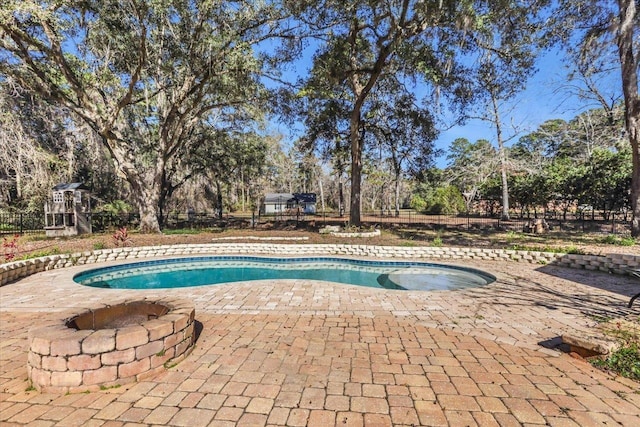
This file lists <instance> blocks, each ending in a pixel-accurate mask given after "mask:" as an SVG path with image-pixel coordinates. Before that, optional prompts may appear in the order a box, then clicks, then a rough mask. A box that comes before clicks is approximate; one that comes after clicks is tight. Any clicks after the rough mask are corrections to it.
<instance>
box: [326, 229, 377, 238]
mask: <svg viewBox="0 0 640 427" xmlns="http://www.w3.org/2000/svg"><path fill="white" fill-rule="evenodd" d="M329 234H330V235H332V236H335V237H377V236H379V235H380V230H379V229H375V230H373V231H358V232H355V233H349V232H345V231H331V232H329Z"/></svg>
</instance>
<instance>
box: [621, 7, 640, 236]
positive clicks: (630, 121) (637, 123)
mask: <svg viewBox="0 0 640 427" xmlns="http://www.w3.org/2000/svg"><path fill="white" fill-rule="evenodd" d="M618 7H619V10H620V17H619V19H620V22H619V28H618V40H617V41H618V54H619V56H620V69H621V71H622V93H623V94H624V106H625V109H624V110H625V111H624V113H625V114H624V119H625V126H626V129H627V135H628V136H629V142H630V143H631V154H632V159H633V172H632V175H631V210H632V212H633V218H632V219H631V235H632V236H633V237H638V236H640V99H638V72H637V68H638V64H637V61H636V56H635V55H634V52H633V38H634V37H633V36H634V34H633V33H634V24H635V20H636V3H635V1H634V0H618Z"/></svg>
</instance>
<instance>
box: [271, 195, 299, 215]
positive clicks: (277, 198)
mask: <svg viewBox="0 0 640 427" xmlns="http://www.w3.org/2000/svg"><path fill="white" fill-rule="evenodd" d="M297 207H298V202H297V200H296V198H295V197H294V195H293V194H291V193H267V194H265V196H264V202H262V213H264V214H266V215H269V214H277V213H284V212H286V211H288V210H291V209H295V208H297Z"/></svg>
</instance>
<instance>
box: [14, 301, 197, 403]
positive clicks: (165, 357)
mask: <svg viewBox="0 0 640 427" xmlns="http://www.w3.org/2000/svg"><path fill="white" fill-rule="evenodd" d="M140 302H145V303H151V304H160V305H163V306H166V307H167V308H168V309H169V311H168V312H167V314H165V315H162V316H159V317H158V318H156V319H151V320H147V321H144V322H142V323H140V324H138V325H129V326H124V327H121V328H113V329H98V330H90V329H89V330H82V329H81V330H77V329H74V328H70V327H68V326H67V322H68V321H69V319H72V318H74V317H77V316H79V315H82V314H85V313H86V312H87V311H92V310H98V309H102V308H107V307H113V306H117V305H123V304H124V305H126V304H133V303H140ZM194 330H195V309H194V306H193V304H192V303H191V302H189V301H186V300H181V299H175V298H156V299H153V298H141V299H140V298H139V299H135V300H134V299H130V300H124V301H119V302H116V303H111V304H108V305H106V304H104V305H100V306H96V307H91V308H89V309H86V308H84V309H81V310H79V311H75V312H73V313H70V314H67V315H66V316H65V318H64V319H60V321H59V322H58V323H56V324H53V325H48V326H40V327H35V328H33V329H31V330H30V331H29V355H28V359H27V372H28V375H29V380H30V381H31V384H32V386H33V387H34V388H35V389H36V390H38V391H40V392H44V393H75V392H84V391H94V390H98V389H100V388H105V387H112V386H118V385H122V384H126V383H130V382H134V381H139V380H141V379H144V378H148V377H150V376H152V375H155V374H157V373H159V372H161V371H162V370H163V369H164V366H165V364H167V363H178V362H179V361H181V360H182V359H183V358H184V357H186V356H187V354H188V353H189V352H190V350H191V349H192V348H193V344H194V342H195V332H194Z"/></svg>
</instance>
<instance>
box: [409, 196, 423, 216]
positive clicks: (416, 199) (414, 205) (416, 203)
mask: <svg viewBox="0 0 640 427" xmlns="http://www.w3.org/2000/svg"><path fill="white" fill-rule="evenodd" d="M409 207H411V209H413V210H415V211H416V212H424V211H425V209H426V208H427V201H426V200H425V199H424V198H423V197H422V196H421V195H420V194H415V193H414V194H412V195H411V201H410V202H409Z"/></svg>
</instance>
